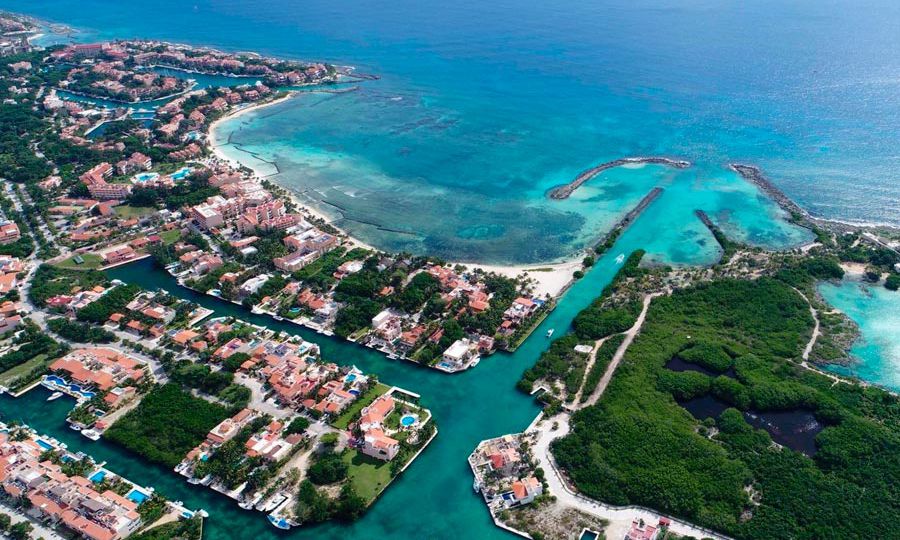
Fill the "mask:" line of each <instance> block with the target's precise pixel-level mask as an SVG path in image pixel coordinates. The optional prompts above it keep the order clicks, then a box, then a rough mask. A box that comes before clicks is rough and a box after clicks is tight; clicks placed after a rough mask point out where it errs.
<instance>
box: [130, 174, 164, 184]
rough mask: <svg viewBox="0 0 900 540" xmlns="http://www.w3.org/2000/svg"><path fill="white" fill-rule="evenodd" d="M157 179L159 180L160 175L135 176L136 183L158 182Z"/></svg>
mask: <svg viewBox="0 0 900 540" xmlns="http://www.w3.org/2000/svg"><path fill="white" fill-rule="evenodd" d="M157 178H159V173H155V172H142V173H138V174H136V175H134V181H135V182H140V183H143V182H149V181H151V180H156V179H157Z"/></svg>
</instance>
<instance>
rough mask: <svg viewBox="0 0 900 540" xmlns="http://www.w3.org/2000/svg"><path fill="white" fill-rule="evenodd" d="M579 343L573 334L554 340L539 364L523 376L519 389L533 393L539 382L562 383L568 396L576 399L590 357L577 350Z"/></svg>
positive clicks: (539, 360)
mask: <svg viewBox="0 0 900 540" xmlns="http://www.w3.org/2000/svg"><path fill="white" fill-rule="evenodd" d="M579 343H580V340H579V339H578V336H576V335H573V334H568V335H565V336H563V337H561V338H559V339H556V340H554V341H553V343H552V344H551V345H550V348H549V349H547V350H546V351H544V352H543V353H542V354H541V357H540V358H539V359H538V361H537V363H535V365H534V366H532V367H531V368H529V369H527V370H525V373H523V374H522V379H521V380H520V381H519V383H518V387H519V389H520V390H522V391H524V392H531V391H532V390H534V382H535V381H537V380H546V381H562V382H563V384H564V385H565V387H566V394H567V395H568V396H569V397H574V396H575V393H576V392H578V388H579V387H580V386H581V381H582V379H583V378H584V370H585V368H586V366H587V361H588V357H589V356H590V355H588V354H585V353H580V352H577V351H576V350H575V347H576V346H577V345H579ZM589 345H593V344H589Z"/></svg>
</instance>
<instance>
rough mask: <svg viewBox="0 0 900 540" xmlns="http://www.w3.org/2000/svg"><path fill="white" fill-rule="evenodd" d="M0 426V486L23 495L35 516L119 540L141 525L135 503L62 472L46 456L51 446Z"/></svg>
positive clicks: (97, 539)
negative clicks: (20, 437) (20, 435)
mask: <svg viewBox="0 0 900 540" xmlns="http://www.w3.org/2000/svg"><path fill="white" fill-rule="evenodd" d="M14 439H18V437H10V435H9V432H7V431H6V430H4V431H2V432H0V486H2V488H3V491H4V492H5V494H6V495H7V496H9V497H13V498H16V499H27V500H28V501H29V503H30V505H29V508H28V510H27V513H28V514H31V515H32V516H34V517H37V518H38V519H43V520H48V521H50V522H51V523H54V524H57V525H60V526H63V527H65V528H67V529H69V530H71V531H72V532H73V533H74V534H76V535H79V536H81V537H83V538H87V539H89V540H119V539H121V538H126V537H127V536H129V535H130V534H131V533H133V532H134V531H135V530H137V529H138V528H139V527H140V526H141V516H140V514H139V513H138V511H137V508H138V504H137V503H136V502H135V501H133V500H131V499H129V498H126V497H123V496H121V495H119V494H117V493H115V492H113V491H112V490H105V491H103V492H100V491H97V490H96V489H95V486H96V484H95V483H94V482H92V481H91V480H88V479H87V478H85V477H83V476H67V475H66V474H64V473H63V472H62V468H61V467H60V466H59V465H57V464H55V463H53V462H52V461H49V460H43V461H42V460H41V457H42V455H43V454H44V452H45V451H46V450H49V449H52V448H53V447H52V446H51V445H50V444H49V443H47V442H46V441H43V440H40V439H36V438H34V437H33V436H32V437H28V438H25V439H24V440H14Z"/></svg>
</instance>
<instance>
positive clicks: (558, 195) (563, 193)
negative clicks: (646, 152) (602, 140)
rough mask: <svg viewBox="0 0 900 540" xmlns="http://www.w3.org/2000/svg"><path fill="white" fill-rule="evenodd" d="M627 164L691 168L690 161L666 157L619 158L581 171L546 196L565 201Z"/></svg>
mask: <svg viewBox="0 0 900 540" xmlns="http://www.w3.org/2000/svg"><path fill="white" fill-rule="evenodd" d="M629 164H653V165H668V166H670V167H675V168H676V169H687V168H688V167H690V166H691V162H690V161H684V160H678V159H670V158H666V157H630V158H621V159H616V160H614V161H607V162H606V163H601V164H600V165H597V166H596V167H591V168H590V169H587V170H586V171H582V172H581V173H579V174H578V176H576V177H575V180H572V181H571V182H569V183H568V184H563V185H561V186H557V187H555V188H553V189H551V190H550V192H549V193H548V196H549V197H550V198H551V199H556V200H561V199H567V198H569V196H570V195H571V194H572V193H574V192H575V190H576V189H578V188H580V187H581V185H582V184H584V183H585V182H587V181H588V180H590V179H591V178H594V177H595V176H597V175H598V174H600V173H602V172H603V171H605V170H607V169H613V168H615V167H621V166H622V165H629Z"/></svg>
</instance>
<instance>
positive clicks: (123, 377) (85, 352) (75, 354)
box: [50, 347, 144, 390]
mask: <svg viewBox="0 0 900 540" xmlns="http://www.w3.org/2000/svg"><path fill="white" fill-rule="evenodd" d="M50 370H51V371H57V372H61V373H64V374H65V375H66V376H67V377H69V378H70V379H71V380H72V381H73V382H76V383H78V384H80V385H85V386H93V387H96V388H98V389H100V390H111V389H112V388H113V387H115V386H123V385H124V383H125V382H126V381H133V382H137V381H140V380H141V379H142V378H143V377H144V364H142V363H140V362H138V361H137V360H135V359H134V358H131V357H130V356H126V355H124V354H122V353H120V352H118V351H115V350H113V349H108V348H106V347H90V348H86V349H75V350H73V351H71V352H69V354H67V355H65V356H63V357H62V358H60V359H58V360H56V361H55V362H53V363H52V364H50Z"/></svg>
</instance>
